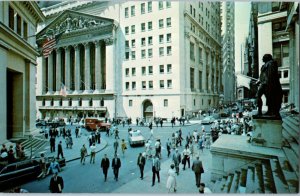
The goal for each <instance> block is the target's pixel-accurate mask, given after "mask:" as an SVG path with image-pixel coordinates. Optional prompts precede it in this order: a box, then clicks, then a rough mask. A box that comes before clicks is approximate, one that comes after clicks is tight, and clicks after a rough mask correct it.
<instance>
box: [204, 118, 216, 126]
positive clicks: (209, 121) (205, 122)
mask: <svg viewBox="0 0 300 196" xmlns="http://www.w3.org/2000/svg"><path fill="white" fill-rule="evenodd" d="M214 121H215V118H214V117H212V116H207V117H205V118H204V119H203V120H202V121H201V124H204V125H205V124H211V123H213V122H214Z"/></svg>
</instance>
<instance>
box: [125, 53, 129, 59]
mask: <svg viewBox="0 0 300 196" xmlns="http://www.w3.org/2000/svg"><path fill="white" fill-rule="evenodd" d="M125 59H126V60H129V52H125Z"/></svg>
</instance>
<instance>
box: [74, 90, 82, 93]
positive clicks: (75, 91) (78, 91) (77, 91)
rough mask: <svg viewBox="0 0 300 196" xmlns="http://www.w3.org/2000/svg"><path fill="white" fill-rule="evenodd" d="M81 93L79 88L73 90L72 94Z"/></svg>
mask: <svg viewBox="0 0 300 196" xmlns="http://www.w3.org/2000/svg"><path fill="white" fill-rule="evenodd" d="M81 93H82V91H80V90H74V91H73V93H72V94H81Z"/></svg>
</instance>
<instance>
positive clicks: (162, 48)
mask: <svg viewBox="0 0 300 196" xmlns="http://www.w3.org/2000/svg"><path fill="white" fill-rule="evenodd" d="M159 56H164V47H159Z"/></svg>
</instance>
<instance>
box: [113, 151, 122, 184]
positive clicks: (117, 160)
mask: <svg viewBox="0 0 300 196" xmlns="http://www.w3.org/2000/svg"><path fill="white" fill-rule="evenodd" d="M111 167H112V168H113V171H114V174H115V180H116V181H118V177H119V169H120V167H121V160H120V158H119V157H118V156H117V155H116V154H115V157H114V158H113V160H112V164H111Z"/></svg>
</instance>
